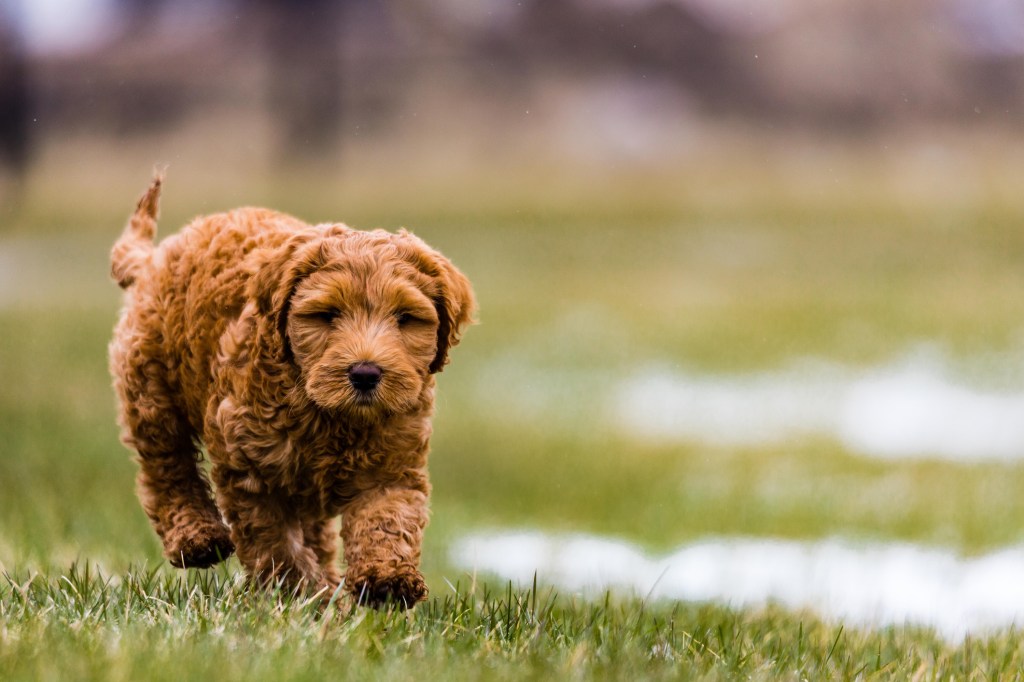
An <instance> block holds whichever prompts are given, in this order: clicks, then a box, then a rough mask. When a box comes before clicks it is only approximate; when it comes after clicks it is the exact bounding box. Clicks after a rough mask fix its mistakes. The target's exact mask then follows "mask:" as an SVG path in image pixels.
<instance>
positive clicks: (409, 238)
mask: <svg viewBox="0 0 1024 682" xmlns="http://www.w3.org/2000/svg"><path fill="white" fill-rule="evenodd" d="M398 239H399V241H400V243H401V244H402V246H403V247H404V248H403V249H402V251H403V254H404V255H405V257H406V259H407V260H409V261H410V262H411V263H412V264H413V265H415V266H416V268H417V269H418V270H419V271H420V272H422V273H423V274H425V275H427V276H428V277H430V278H431V280H432V282H431V284H432V287H431V288H432V292H431V298H432V299H433V301H434V307H435V308H436V309H437V317H438V320H439V324H438V326H437V354H436V355H435V356H434V360H433V361H432V362H431V363H430V373H431V374H434V373H436V372H440V371H441V370H442V369H444V366H445V365H446V364H448V351H449V350H451V348H452V347H454V346H455V345H457V344H458V343H459V339H460V338H461V337H462V330H463V329H464V328H465V327H466V326H467V325H469V324H470V323H471V322H473V321H474V320H473V315H474V314H475V313H476V299H475V297H474V296H473V288H472V286H471V285H470V283H469V280H468V279H467V278H466V276H465V275H463V274H462V273H461V272H460V271H459V269H458V268H457V267H455V266H454V265H453V264H452V262H451V261H450V260H448V259H447V258H445V257H444V256H442V255H441V254H440V253H439V252H437V251H435V250H434V249H432V248H430V247H429V246H427V245H426V243H424V241H423V240H422V239H420V238H419V237H417V236H416V235H414V234H412V233H410V232H407V231H406V230H399V231H398Z"/></svg>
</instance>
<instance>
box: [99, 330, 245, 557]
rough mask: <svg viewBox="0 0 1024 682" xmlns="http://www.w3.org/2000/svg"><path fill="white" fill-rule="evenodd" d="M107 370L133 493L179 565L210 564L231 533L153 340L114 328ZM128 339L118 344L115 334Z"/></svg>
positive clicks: (224, 553)
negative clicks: (132, 472)
mask: <svg viewBox="0 0 1024 682" xmlns="http://www.w3.org/2000/svg"><path fill="white" fill-rule="evenodd" d="M114 338H115V343H114V345H112V346H111V369H112V371H113V374H114V385H115V387H116V388H117V392H118V395H119V398H120V423H121V428H122V436H121V437H122V440H123V441H124V443H125V444H126V445H128V446H129V447H131V448H133V449H134V450H135V451H136V452H137V453H138V463H139V473H138V477H137V492H138V495H139V500H140V502H141V503H142V507H143V509H144V510H145V511H146V515H147V516H149V520H150V522H151V523H152V524H153V528H154V529H155V530H156V532H157V534H158V535H159V536H160V540H161V541H162V542H163V546H164V555H165V556H166V557H167V559H168V560H170V562H171V564H173V565H174V566H177V567H179V568H184V567H196V568H201V567H205V566H210V565H213V564H215V563H217V562H218V561H220V560H221V559H225V558H227V557H228V556H229V555H230V554H231V552H232V551H233V545H232V543H231V539H230V534H229V531H228V529H227V527H226V526H225V525H224V522H223V521H222V520H221V517H220V512H218V510H217V507H216V506H215V505H214V503H213V499H212V496H211V491H210V483H209V481H208V480H207V478H206V476H205V475H204V473H203V472H202V470H201V469H200V468H199V450H198V447H197V444H196V441H195V437H194V434H193V431H192V428H191V426H190V425H189V423H188V420H187V418H186V417H185V415H184V414H183V413H182V411H181V409H180V408H179V407H178V405H177V404H176V401H175V400H174V398H173V394H172V392H171V391H170V390H169V388H168V386H167V381H166V378H165V377H166V373H167V370H166V367H165V365H164V363H163V362H162V360H161V359H160V354H159V352H158V351H157V350H156V349H157V347H158V344H155V343H150V344H147V343H146V339H144V338H139V337H137V336H136V337H133V336H132V335H128V334H123V333H118V334H116V335H115V337H114ZM125 338H130V339H132V342H131V343H130V345H128V344H123V345H122V344H119V343H118V341H117V339H125Z"/></svg>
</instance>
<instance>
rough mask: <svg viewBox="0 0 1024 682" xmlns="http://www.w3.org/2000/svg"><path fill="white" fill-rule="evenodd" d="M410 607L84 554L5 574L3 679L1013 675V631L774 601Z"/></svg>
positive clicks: (541, 596)
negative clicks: (377, 605)
mask: <svg viewBox="0 0 1024 682" xmlns="http://www.w3.org/2000/svg"><path fill="white" fill-rule="evenodd" d="M439 592H440V594H439V595H437V596H435V597H433V598H431V599H430V600H429V601H427V602H426V603H424V604H422V605H420V606H419V607H418V608H417V609H415V610H414V611H412V612H409V613H406V612H402V611H392V610H385V611H381V612H374V611H370V610H366V609H356V610H354V611H353V610H351V608H350V607H341V608H335V607H330V608H329V609H328V610H327V611H326V612H325V613H321V612H320V611H319V610H318V608H317V607H316V605H314V604H311V603H309V602H306V601H303V600H301V599H294V598H292V597H291V596H290V595H288V594H282V593H269V594H254V593H252V592H251V591H248V590H246V589H245V588H244V586H243V585H242V584H241V583H240V581H239V580H238V579H237V578H236V577H235V576H233V575H231V574H229V573H227V572H226V571H206V572H198V573H190V574H189V575H188V576H186V577H181V576H170V575H167V574H166V573H164V572H163V571H155V570H152V569H151V570H139V569H130V570H128V571H126V572H125V573H123V574H118V575H116V576H111V575H105V574H102V573H97V572H96V570H95V569H94V568H92V567H90V566H89V565H88V564H79V565H74V566H72V567H71V568H70V570H68V571H67V572H66V573H64V574H60V575H58V574H56V573H54V574H49V575H32V576H26V575H24V574H20V575H13V576H12V575H5V576H4V579H3V581H2V582H0V617H2V618H3V625H2V626H0V678H2V679H5V680H14V679H36V680H40V679H69V678H73V679H82V680H85V679H109V680H138V679H147V680H163V679H204V678H211V677H214V678H216V679H222V680H249V679H276V680H305V679H323V678H335V679H337V678H343V679H400V680H406V679H409V680H411V679H515V680H521V679H534V678H540V679H550V678H558V679H583V678H593V679H611V680H618V679H652V680H653V679H680V678H682V679H740V678H742V679H754V680H761V679H792V680H801V679H854V678H856V679H868V680H870V679H909V678H910V677H915V678H916V679H968V678H969V679H1016V677H1017V676H1019V675H1020V669H1021V666H1022V665H1024V658H1022V657H1024V644H1022V642H1021V640H1020V638H1019V637H1017V636H1016V633H1014V632H1007V633H1005V634H1002V635H999V636H996V637H992V638H989V639H986V640H982V641H972V640H970V639H967V640H965V641H964V642H963V643H961V644H959V645H949V644H946V643H943V642H942V641H941V640H939V639H937V638H936V637H935V636H934V635H933V634H931V633H929V632H928V631H924V630H913V629H904V628H887V629H884V630H881V631H875V632H870V631H861V630H855V629H853V630H852V629H847V628H845V627H843V626H842V625H838V624H827V623H823V622H821V621H820V620H817V619H815V618H814V617H813V616H811V615H809V614H799V613H797V614H794V613H787V612H784V611H781V610H779V609H776V608H768V609H763V610H756V611H754V610H751V611H745V612H739V611H734V610H730V609H727V608H723V607H716V606H708V605H697V604H680V603H674V604H673V603H664V602H662V603H655V604H647V603H644V602H643V601H640V600H636V599H632V600H618V599H613V598H612V597H611V596H610V595H606V597H605V599H604V600H597V601H593V600H591V601H580V600H578V599H573V598H569V597H565V596H560V595H557V594H555V593H553V592H551V591H546V590H544V589H543V588H538V587H537V586H536V585H534V586H533V587H532V588H530V589H526V590H516V589H513V588H511V586H506V587H505V588H503V589H498V590H497V591H492V590H491V589H490V588H488V587H487V586H480V585H477V586H473V587H468V588H467V587H461V588H460V587H458V586H446V587H444V588H442V589H441V590H439Z"/></svg>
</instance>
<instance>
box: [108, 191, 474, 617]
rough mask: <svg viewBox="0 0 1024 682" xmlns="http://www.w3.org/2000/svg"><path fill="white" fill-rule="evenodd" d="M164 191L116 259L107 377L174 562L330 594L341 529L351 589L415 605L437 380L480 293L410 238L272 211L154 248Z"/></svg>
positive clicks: (148, 503) (337, 577) (336, 579)
mask: <svg viewBox="0 0 1024 682" xmlns="http://www.w3.org/2000/svg"><path fill="white" fill-rule="evenodd" d="M160 188H161V178H160V177H157V178H156V179H155V180H154V181H153V183H152V185H151V186H150V187H149V190H148V191H147V192H146V193H145V195H144V196H143V197H142V199H141V200H140V201H139V204H138V207H137V209H136V211H135V213H134V215H133V216H132V217H131V219H130V220H129V222H128V226H127V227H126V228H125V231H124V234H123V235H122V236H121V238H120V239H119V240H118V241H117V243H116V244H115V245H114V248H113V251H112V253H111V263H112V268H111V273H112V275H113V278H114V279H115V280H116V281H117V283H118V284H119V285H120V286H121V287H122V288H124V289H125V290H126V294H125V305H124V310H123V312H122V314H121V318H120V321H119V322H118V324H117V327H116V328H115V330H114V338H113V340H112V342H111V344H110V367H111V373H112V374H113V378H114V387H115V390H116V392H117V395H118V398H119V405H120V410H119V423H120V425H121V433H122V440H123V441H124V443H125V444H126V445H128V446H129V447H130V448H132V449H134V450H135V451H136V452H137V453H138V463H139V467H140V468H139V473H138V495H139V499H140V501H141V503H142V506H143V508H144V509H145V512H146V514H147V515H148V516H149V519H150V521H151V522H152V525H153V528H154V529H155V530H156V532H157V534H158V535H159V536H160V539H161V541H162V542H163V547H164V554H165V555H166V557H167V558H168V559H169V560H170V562H171V563H172V564H173V565H175V566H178V567H186V566H189V567H205V566H210V565H212V564H214V563H216V562H218V561H220V560H221V559H223V558H225V557H227V556H228V555H230V554H231V552H232V551H234V552H237V554H238V558H239V560H240V561H241V563H242V565H243V566H244V567H245V570H246V571H247V573H248V574H249V576H250V577H251V578H252V579H254V580H255V581H256V582H259V583H262V584H266V583H283V584H284V585H286V586H288V587H290V588H293V589H301V590H304V591H306V592H307V593H317V592H319V593H321V594H326V595H327V596H330V595H331V594H332V593H333V592H334V591H335V589H336V588H337V587H338V585H339V584H340V583H341V582H342V575H341V573H340V571H339V568H338V566H337V565H336V556H335V555H336V550H337V539H338V535H339V529H338V528H337V524H336V518H337V517H338V516H339V515H340V516H341V524H340V536H341V539H342V542H343V546H344V558H345V564H346V570H345V574H344V587H345V589H346V590H347V591H348V592H350V593H351V594H352V595H354V596H355V597H356V598H357V599H359V600H360V601H361V602H362V603H366V604H370V605H373V606H378V605H380V604H382V603H384V602H385V601H388V600H391V601H393V602H394V603H396V604H400V605H404V606H405V607H410V606H412V605H414V604H415V603H416V602H418V601H420V600H421V599H423V598H424V597H425V596H426V594H427V587H426V584H425V583H424V581H423V577H422V576H421V574H420V572H419V560H420V544H421V540H422V537H423V529H424V527H425V526H426V524H427V498H428V495H429V493H430V483H429V480H428V477H427V468H426V467H427V450H428V441H429V439H430V433H431V415H432V411H433V404H434V374H435V373H437V372H440V371H441V369H442V368H443V367H444V366H445V364H446V363H447V361H448V352H449V350H450V349H451V348H452V347H453V346H454V345H455V344H457V343H458V342H459V337H460V334H461V332H462V330H463V328H464V327H465V326H466V325H467V324H469V323H470V322H471V319H472V317H473V313H474V309H475V303H474V298H473V292H472V289H471V287H470V283H469V281H468V280H467V279H466V277H465V276H463V274H462V273H461V272H459V270H458V269H457V268H456V267H455V266H454V265H452V263H451V262H450V261H449V260H448V259H446V258H445V257H444V256H442V255H441V254H440V253H438V252H437V251H435V250H433V249H431V248H430V247H428V246H427V245H426V244H425V243H423V241H421V240H420V239H418V238H417V237H415V236H413V235H412V234H409V233H408V232H406V231H404V230H402V231H399V232H398V233H397V234H390V233H387V232H384V231H382V230H375V231H372V232H362V231H358V230H353V229H350V228H348V227H346V226H345V225H341V224H327V225H314V226H311V225H307V224H306V223H303V222H302V221H300V220H297V219H296V218H293V217H291V216H288V215H285V214H283V213H278V212H275V211H270V210H265V209H257V208H243V209H239V210H235V211H231V212H229V213H221V214H216V215H211V216H206V217H200V218H197V219H196V220H194V221H193V222H192V223H191V224H189V225H188V226H186V227H185V228H183V229H182V230H181V232H179V233H178V234H176V235H174V236H171V237H168V238H166V239H164V240H163V241H162V242H161V243H160V245H159V246H155V245H154V243H153V238H154V235H155V233H156V216H157V207H158V201H159V196H160ZM203 446H205V449H206V454H207V457H208V459H209V461H210V474H209V477H208V476H207V474H206V473H205V472H204V469H203V468H201V467H200V462H201V459H202V454H201V450H200V448H201V447H203ZM211 478H212V481H213V484H214V486H213V487H214V488H215V490H216V495H215V496H216V502H215V501H214V497H213V495H212V491H211V484H210V479H211ZM225 522H226V523H225Z"/></svg>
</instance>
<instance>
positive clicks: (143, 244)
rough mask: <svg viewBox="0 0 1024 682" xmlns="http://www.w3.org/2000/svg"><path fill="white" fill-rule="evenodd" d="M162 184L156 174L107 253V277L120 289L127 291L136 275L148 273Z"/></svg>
mask: <svg viewBox="0 0 1024 682" xmlns="http://www.w3.org/2000/svg"><path fill="white" fill-rule="evenodd" d="M163 181H164V177H163V173H161V172H157V174H156V175H155V176H154V177H153V182H152V183H151V184H150V185H149V189H147V190H146V193H145V194H143V195H142V198H141V199H139V204H138V206H136V208H135V213H133V214H132V217H131V218H130V219H129V220H128V225H127V227H125V228H124V232H123V233H122V234H121V237H120V239H118V240H117V241H116V242H115V243H114V248H113V249H112V250H111V252H110V275H111V276H112V277H113V278H114V280H115V281H116V282H117V284H118V285H119V286H120V287H121V288H122V289H127V288H128V287H130V286H131V285H132V283H133V282H134V281H135V280H136V279H138V277H139V275H141V274H142V273H143V272H145V271H146V270H147V269H149V265H150V262H151V261H152V258H153V238H154V237H155V236H156V218H157V214H158V213H159V211H160V186H161V185H162V184H163Z"/></svg>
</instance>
